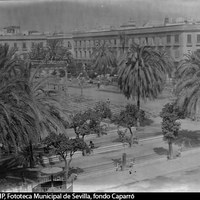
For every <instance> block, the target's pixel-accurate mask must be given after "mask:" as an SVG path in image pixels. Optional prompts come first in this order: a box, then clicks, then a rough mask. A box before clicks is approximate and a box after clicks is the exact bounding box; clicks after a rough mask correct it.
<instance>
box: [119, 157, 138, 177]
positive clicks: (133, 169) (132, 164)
mask: <svg viewBox="0 0 200 200" xmlns="http://www.w3.org/2000/svg"><path fill="white" fill-rule="evenodd" d="M128 167H129V170H128V171H129V174H133V175H136V170H135V158H133V159H132V160H131V161H130V164H129V166H128ZM121 170H122V165H121V164H120V163H119V162H118V163H117V166H116V171H121Z"/></svg>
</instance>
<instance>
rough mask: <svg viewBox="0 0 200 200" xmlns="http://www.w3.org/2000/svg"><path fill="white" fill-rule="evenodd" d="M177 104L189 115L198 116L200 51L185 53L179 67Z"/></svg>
mask: <svg viewBox="0 0 200 200" xmlns="http://www.w3.org/2000/svg"><path fill="white" fill-rule="evenodd" d="M176 74H177V79H178V80H177V85H176V90H175V91H176V95H177V105H179V106H180V107H182V108H183V109H184V110H185V112H186V113H187V115H188V116H190V117H194V118H196V117H197V114H199V100H200V98H199V97H200V95H199V94H200V89H199V88H200V81H199V77H200V52H199V51H195V52H192V53H188V54H187V55H185V58H184V59H183V60H182V61H181V63H180V65H179V66H178V69H177V72H176Z"/></svg>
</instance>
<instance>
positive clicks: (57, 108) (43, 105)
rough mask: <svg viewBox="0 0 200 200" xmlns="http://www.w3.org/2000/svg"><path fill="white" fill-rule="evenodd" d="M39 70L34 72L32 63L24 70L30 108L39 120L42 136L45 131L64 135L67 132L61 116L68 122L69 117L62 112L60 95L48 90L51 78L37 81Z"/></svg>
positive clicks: (23, 76)
mask: <svg viewBox="0 0 200 200" xmlns="http://www.w3.org/2000/svg"><path fill="white" fill-rule="evenodd" d="M41 67H42V66H41ZM39 70H40V68H39V67H38V68H36V69H34V71H33V70H32V66H31V64H30V63H28V64H27V65H26V68H24V70H23V74H22V78H23V79H25V80H26V82H27V85H28V86H29V87H28V88H27V90H26V92H27V93H28V94H29V95H28V97H29V99H28V98H27V101H29V103H30V104H29V105H30V107H31V108H32V110H33V111H34V112H35V113H36V114H37V116H38V118H39V122H40V123H39V124H40V128H41V129H40V132H41V134H42V133H44V130H46V132H49V131H50V132H51V131H52V129H53V130H54V131H56V132H58V133H61V132H62V133H63V132H65V126H64V124H63V123H62V120H61V119H60V115H62V116H65V119H66V120H68V117H67V116H66V115H65V114H64V113H63V112H62V111H63V110H64V109H63V108H62V106H61V105H60V103H59V102H60V101H59V98H60V96H59V93H58V92H56V91H54V90H47V89H46V86H47V83H48V79H49V77H46V78H43V79H40V80H38V79H36V76H37V73H38V71H39ZM57 113H58V115H57Z"/></svg>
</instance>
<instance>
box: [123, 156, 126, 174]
mask: <svg viewBox="0 0 200 200" xmlns="http://www.w3.org/2000/svg"><path fill="white" fill-rule="evenodd" d="M125 168H126V153H123V154H122V171H124V170H125Z"/></svg>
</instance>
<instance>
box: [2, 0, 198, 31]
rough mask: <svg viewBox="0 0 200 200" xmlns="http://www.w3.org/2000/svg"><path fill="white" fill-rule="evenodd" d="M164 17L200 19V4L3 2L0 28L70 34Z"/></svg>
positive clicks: (163, 0) (157, 0)
mask: <svg viewBox="0 0 200 200" xmlns="http://www.w3.org/2000/svg"><path fill="white" fill-rule="evenodd" d="M165 16H168V17H173V18H176V17H187V18H195V19H200V0H0V28H2V27H4V26H9V25H20V26H21V29H22V30H39V31H51V32H53V31H55V30H59V31H65V32H70V31H72V30H75V29H83V28H88V29H92V28H94V27H95V26H102V25H114V26H118V25H120V24H122V23H125V22H127V21H128V20H129V19H130V18H132V19H134V20H135V21H137V23H139V24H143V23H146V22H147V21H151V20H153V21H163V19H164V17H165Z"/></svg>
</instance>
